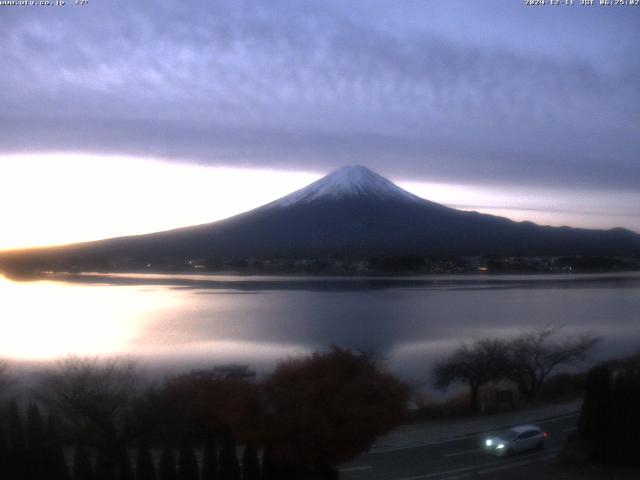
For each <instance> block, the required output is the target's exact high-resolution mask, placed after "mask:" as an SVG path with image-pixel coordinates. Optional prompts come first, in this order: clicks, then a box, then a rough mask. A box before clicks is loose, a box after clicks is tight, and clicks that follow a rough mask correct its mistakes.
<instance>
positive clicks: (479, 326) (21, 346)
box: [0, 273, 640, 381]
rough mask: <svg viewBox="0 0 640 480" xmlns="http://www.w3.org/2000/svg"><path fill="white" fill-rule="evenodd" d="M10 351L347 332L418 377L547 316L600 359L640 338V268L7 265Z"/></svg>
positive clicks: (188, 364)
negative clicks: (37, 270) (42, 273)
mask: <svg viewBox="0 0 640 480" xmlns="http://www.w3.org/2000/svg"><path fill="white" fill-rule="evenodd" d="M0 287H1V288H0V318H1V319H2V320H1V322H0V356H2V357H8V358H10V359H13V360H15V361H24V360H45V361H46V360H50V359H54V358H57V357H60V356H62V355H65V354H68V353H78V354H90V355H111V354H122V353H125V354H132V355H135V356H139V357H141V358H142V359H144V362H145V363H146V364H149V365H155V366H164V367H166V368H171V369H186V368H196V367H203V366H211V365H214V364H220V363H229V362H236V363H243V364H248V365H250V366H251V368H254V369H256V370H258V372H264V371H268V370H270V368H271V367H272V366H273V365H274V363H275V362H276V361H278V360H280V359H283V358H286V357H287V356H292V355H298V354H302V353H306V352H309V351H314V350H318V349H323V348H326V347H328V346H330V345H338V346H341V347H348V348H353V349H359V350H365V351H369V352H373V353H375V354H376V355H379V356H382V357H384V358H386V359H387V364H388V367H389V368H390V369H391V370H392V371H394V372H395V373H398V374H399V375H401V376H403V377H405V378H407V379H409V380H412V381H422V380H425V379H426V378H427V377H428V372H429V370H430V367H431V365H432V363H431V362H432V361H433V360H434V359H436V358H438V357H440V356H441V355H443V354H446V353H448V352H449V351H450V350H451V349H453V348H455V347H456V346H457V345H459V344H460V342H462V341H465V340H472V339H474V338H478V337H483V336H508V335H510V334H515V333H518V332H521V331H522V330H526V329H531V328H535V327H544V326H549V325H553V326H559V327H562V330H561V335H568V336H572V335H579V334H581V333H585V332H590V333H594V334H597V335H601V336H602V337H603V342H602V344H601V345H600V347H599V349H598V351H597V353H596V354H595V356H594V357H595V358H596V359H600V358H608V357H613V356H622V355H625V354H628V353H633V352H634V351H637V350H638V349H640V321H639V320H640V318H639V312H640V274H638V273H626V274H603V275H512V276H506V275H505V276H421V277H402V278H382V277H358V278H353V277H349V278H340V277H333V278H320V277H251V276H247V277H241V276H223V275H107V276H105V275H81V276H58V277H56V278H48V279H44V280H38V281H12V280H9V279H7V278H4V277H0Z"/></svg>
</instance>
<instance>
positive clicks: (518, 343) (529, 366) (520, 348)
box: [506, 327, 600, 400]
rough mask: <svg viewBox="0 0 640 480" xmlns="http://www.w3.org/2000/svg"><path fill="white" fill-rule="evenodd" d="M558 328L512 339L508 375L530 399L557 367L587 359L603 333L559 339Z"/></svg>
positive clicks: (537, 331)
mask: <svg viewBox="0 0 640 480" xmlns="http://www.w3.org/2000/svg"><path fill="white" fill-rule="evenodd" d="M558 330H559V329H558V328H553V327H545V328H542V329H539V330H534V331H531V332H526V333H523V334H521V335H519V336H517V337H515V338H513V339H512V340H510V341H509V361H508V363H507V371H506V377H507V378H508V379H509V380H511V381H512V382H513V383H515V385H516V387H517V388H518V391H519V392H520V395H522V396H523V398H525V399H526V400H532V399H534V398H535V397H536V396H537V395H538V393H539V391H540V388H541V387H542V386H543V385H544V382H545V380H546V379H547V378H548V377H549V375H550V374H551V373H552V372H553V371H554V370H557V369H558V368H559V367H562V366H570V365H575V364H577V363H580V362H584V361H585V360H586V359H587V357H588V356H589V354H590V353H591V351H592V350H593V349H594V348H595V347H596V345H597V344H598V343H599V342H600V338H599V337H596V336H594V335H591V334H584V335H581V336H579V337H575V338H564V339H562V340H555V339H554V337H555V335H556V334H557V333H558Z"/></svg>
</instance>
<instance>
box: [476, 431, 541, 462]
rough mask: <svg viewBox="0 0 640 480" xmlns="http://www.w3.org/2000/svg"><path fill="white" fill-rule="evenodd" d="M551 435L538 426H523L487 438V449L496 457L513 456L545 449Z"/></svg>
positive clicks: (485, 445) (485, 443) (485, 441)
mask: <svg viewBox="0 0 640 480" xmlns="http://www.w3.org/2000/svg"><path fill="white" fill-rule="evenodd" d="M548 436H549V434H548V433H547V432H545V431H544V430H542V429H541V428H540V427H538V426H537V425H521V426H518V427H513V428H511V429H510V430H507V431H505V432H502V433H499V434H496V435H495V436H490V437H487V438H486V439H485V440H484V447H485V449H486V450H487V451H488V452H489V453H492V454H494V455H511V454H514V453H519V452H524V451H525V450H533V449H540V450H541V449H543V448H544V447H545V445H546V442H547V437H548Z"/></svg>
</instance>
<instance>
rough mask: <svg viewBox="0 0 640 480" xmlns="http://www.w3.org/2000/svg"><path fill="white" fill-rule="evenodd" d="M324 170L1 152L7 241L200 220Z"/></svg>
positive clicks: (85, 236) (49, 240) (262, 199)
mask: <svg viewBox="0 0 640 480" xmlns="http://www.w3.org/2000/svg"><path fill="white" fill-rule="evenodd" d="M319 176H320V175H314V174H309V173H295V172H291V173H287V172H278V171H270V170H259V169H241V168H224V167H206V166H198V165H194V164H181V163H169V162H163V161H159V160H152V159H138V158H127V157H101V156H95V155H62V154H55V155H52V154H51V155H11V156H5V157H1V158H0V178H2V188H1V189H0V205H1V206H2V207H1V209H0V228H1V231H2V235H0V249H11V248H22V247H32V246H46V245H56V244H64V243H73V242H79V241H86V240H97V239H102V238H110V237H117V236H123V235H135V234H141V233H149V232H157V231H162V230H168V229H171V228H177V227H183V226H190V225H197V224H200V223H207V222H212V221H215V220H219V219H222V218H226V217H229V216H231V215H235V214H237V213H241V212H243V211H246V210H250V209H252V208H255V207H257V206H259V205H262V204H265V203H268V202H270V201H272V200H274V199H276V198H278V197H280V196H283V195H286V194H288V193H290V192H291V191H293V190H296V189H298V188H302V187H303V186H305V185H307V184H308V183H310V182H312V181H313V180H316V179H317V178H318V177H319Z"/></svg>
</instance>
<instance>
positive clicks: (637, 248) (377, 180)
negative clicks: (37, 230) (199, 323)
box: [0, 166, 640, 271]
mask: <svg viewBox="0 0 640 480" xmlns="http://www.w3.org/2000/svg"><path fill="white" fill-rule="evenodd" d="M384 255H421V256H446V255H460V256H473V255H501V256H506V255H518V256H533V255H554V256H556V255H557V256H560V255H616V256H637V255H640V235H637V234H635V233H633V232H631V231H629V230H624V229H621V228H616V229H611V230H587V229H576V228H569V227H548V226H539V225H536V224H534V223H531V222H514V221H512V220H509V219H506V218H502V217H496V216H491V215H484V214H480V213H477V212H467V211H460V210H455V209H452V208H449V207H446V206H443V205H440V204H437V203H433V202H430V201H428V200H425V199H422V198H420V197H417V196H415V195H413V194H411V193H409V192H407V191H405V190H403V189H401V188H400V187H398V186H396V185H394V184H393V183H392V182H390V181H389V180H387V179H386V178H384V177H382V176H381V175H378V174H377V173H375V172H373V171H371V170H369V169H368V168H366V167H362V166H346V167H342V168H340V169H338V170H336V171H334V172H332V173H330V174H329V175H327V176H325V177H323V178H321V179H320V180H318V181H316V182H314V183H312V184H310V185H309V186H307V187H305V188H303V189H301V190H298V191H296V192H293V193H291V194H290V195H287V196H285V197H283V198H281V199H279V200H276V201H274V202H271V203H269V204H267V205H264V206H262V207H259V208H256V209H254V210H251V211H249V212H246V213H243V214H240V215H236V216H234V217H231V218H228V219H225V220H221V221H217V222H213V223H209V224H204V225H198V226H193V227H187V228H180V229H176V230H170V231H166V232H160V233H153V234H147V235H140V236H133V237H121V238H114V239H109V240H102V241H97V242H88V243H82V244H75V245H68V246H63V247H55V248H46V249H33V250H23V251H14V252H7V253H5V254H3V255H1V256H0V267H4V268H22V269H25V268H26V269H38V270H85V271H86V270H89V269H91V270H109V269H118V270H123V269H129V270H137V269H144V268H146V267H148V266H149V265H153V266H154V267H157V268H172V269H175V268H180V266H181V265H182V266H185V265H186V263H187V262H189V261H190V260H192V261H193V260H195V259H197V260H198V261H201V262H203V263H204V264H205V265H206V264H209V265H212V264H214V263H219V262H220V261H229V260H242V259H248V258H262V259H269V258H302V259H313V258H348V259H363V258H368V257H370V256H384Z"/></svg>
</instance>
